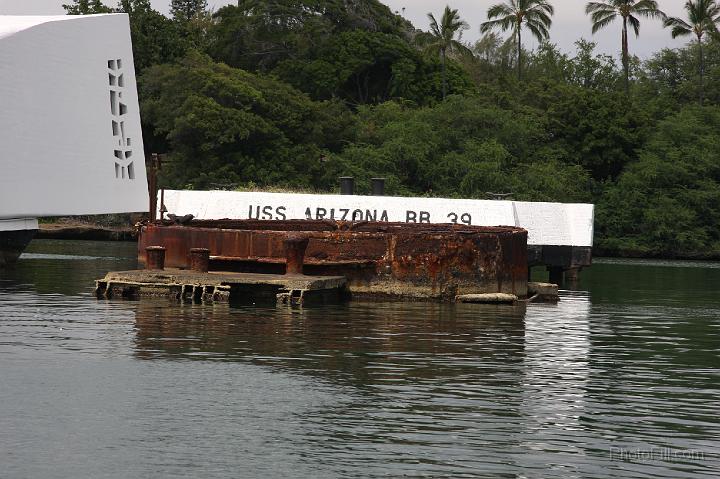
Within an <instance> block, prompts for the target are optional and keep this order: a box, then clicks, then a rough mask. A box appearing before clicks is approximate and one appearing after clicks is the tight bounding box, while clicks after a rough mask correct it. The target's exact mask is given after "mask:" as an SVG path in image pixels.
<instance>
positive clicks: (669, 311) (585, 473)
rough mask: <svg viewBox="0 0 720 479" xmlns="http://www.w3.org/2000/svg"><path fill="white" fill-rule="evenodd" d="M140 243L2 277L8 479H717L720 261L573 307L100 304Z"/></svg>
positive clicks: (630, 280)
mask: <svg viewBox="0 0 720 479" xmlns="http://www.w3.org/2000/svg"><path fill="white" fill-rule="evenodd" d="M133 257H134V245H132V244H124V243H94V242H53V241H36V242H33V243H32V244H31V247H30V248H29V250H28V252H27V253H26V254H25V255H24V256H23V258H22V261H21V263H20V264H19V265H18V266H17V267H16V268H15V269H14V270H10V271H4V272H1V273H0V477H2V478H3V479H5V478H12V479H15V478H140V477H142V478H166V477H167V478H199V477H202V478H236V477H243V478H251V477H261V478H265V477H267V478H274V477H283V478H306V477H307V478H309V477H317V478H325V477H327V478H335V477H347V478H355V477H365V478H374V477H453V478H456V477H457V478H462V477H513V478H517V477H523V478H525V477H528V478H533V477H563V478H566V477H567V478H573V477H673V478H675V477H693V478H696V477H718V475H720V447H719V446H720V374H719V372H720V360H719V357H718V354H719V351H720V304H719V302H718V297H717V292H716V287H717V285H718V284H720V267H718V264H717V263H682V262H644V261H617V260H606V261H601V260H598V261H597V263H596V264H595V265H594V266H593V267H592V268H591V269H589V270H586V271H584V272H583V274H582V278H581V282H580V284H579V285H578V287H577V288H576V290H574V291H565V292H563V293H562V301H561V302H560V303H559V304H558V305H545V304H532V305H529V306H528V307H527V308H524V307H507V306H502V307H493V306H478V305H467V304H461V305H438V304H424V303H384V304H370V303H352V304H349V305H342V306H327V307H318V308H306V309H288V308H285V307H283V308H274V307H273V308H251V307H242V308H232V307H229V306H227V305H214V306H202V305H189V304H185V305H179V304H176V303H173V302H169V301H165V300H159V301H146V300H143V301H140V302H131V301H122V300H118V301H97V300H95V299H94V297H93V296H92V286H93V280H94V279H96V278H99V277H101V276H103V275H104V273H105V272H106V271H108V270H121V269H128V268H133V267H134V266H135V262H134V259H133Z"/></svg>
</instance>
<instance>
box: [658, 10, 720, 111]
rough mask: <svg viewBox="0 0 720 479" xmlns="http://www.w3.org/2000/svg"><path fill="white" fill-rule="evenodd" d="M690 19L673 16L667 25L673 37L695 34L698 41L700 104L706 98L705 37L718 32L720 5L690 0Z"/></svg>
mask: <svg viewBox="0 0 720 479" xmlns="http://www.w3.org/2000/svg"><path fill="white" fill-rule="evenodd" d="M685 10H687V16H688V21H685V20H683V19H681V18H677V17H671V18H668V19H667V20H665V26H666V27H669V28H671V29H672V30H671V32H672V37H673V38H677V37H682V36H686V35H695V37H696V38H697V43H698V56H699V64H698V68H699V73H700V93H699V96H700V98H699V100H700V104H701V105H702V104H703V100H704V98H705V55H704V51H703V37H704V36H705V35H710V34H713V33H717V23H718V22H720V5H718V4H717V3H716V2H715V0H695V1H693V0H688V1H687V2H686V3H685Z"/></svg>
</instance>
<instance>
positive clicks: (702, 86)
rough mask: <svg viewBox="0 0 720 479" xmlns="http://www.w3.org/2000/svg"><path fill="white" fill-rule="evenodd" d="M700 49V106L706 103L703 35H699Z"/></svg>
mask: <svg viewBox="0 0 720 479" xmlns="http://www.w3.org/2000/svg"><path fill="white" fill-rule="evenodd" d="M698 47H699V50H700V53H699V54H700V106H702V105H703V103H704V101H705V55H704V54H703V53H704V52H703V44H702V35H698Z"/></svg>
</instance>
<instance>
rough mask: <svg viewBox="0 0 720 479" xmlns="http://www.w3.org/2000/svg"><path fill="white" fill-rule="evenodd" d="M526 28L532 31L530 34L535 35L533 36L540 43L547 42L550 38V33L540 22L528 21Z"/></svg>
mask: <svg viewBox="0 0 720 479" xmlns="http://www.w3.org/2000/svg"><path fill="white" fill-rule="evenodd" d="M525 26H526V27H527V28H528V30H530V33H532V34H533V36H534V37H535V38H536V39H537V41H538V42H542V41H544V40H546V39H547V38H548V37H549V36H550V32H549V31H548V29H547V28H546V27H545V25H543V24H542V23H540V22H534V21H531V20H528V21H526V22H525Z"/></svg>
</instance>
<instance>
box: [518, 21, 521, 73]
mask: <svg viewBox="0 0 720 479" xmlns="http://www.w3.org/2000/svg"><path fill="white" fill-rule="evenodd" d="M521 27H522V24H521V23H520V22H518V24H517V37H518V39H517V43H518V44H517V50H518V51H517V55H518V59H517V64H518V81H522V35H521V33H520V28H521Z"/></svg>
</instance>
